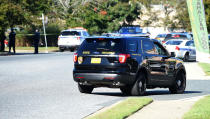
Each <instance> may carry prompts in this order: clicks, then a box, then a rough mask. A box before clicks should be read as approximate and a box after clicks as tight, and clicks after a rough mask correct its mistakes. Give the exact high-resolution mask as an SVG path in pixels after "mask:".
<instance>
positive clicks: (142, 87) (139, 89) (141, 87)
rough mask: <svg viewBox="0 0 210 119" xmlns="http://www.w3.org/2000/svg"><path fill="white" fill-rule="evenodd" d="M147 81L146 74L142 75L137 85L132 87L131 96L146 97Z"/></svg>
mask: <svg viewBox="0 0 210 119" xmlns="http://www.w3.org/2000/svg"><path fill="white" fill-rule="evenodd" d="M145 81H146V78H145V76H144V74H143V73H141V74H140V75H139V76H138V78H137V80H136V82H135V84H134V85H133V87H132V90H131V95H133V96H142V95H144V94H145V92H146V82H145Z"/></svg>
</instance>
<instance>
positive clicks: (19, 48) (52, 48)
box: [5, 47, 59, 51]
mask: <svg viewBox="0 0 210 119" xmlns="http://www.w3.org/2000/svg"><path fill="white" fill-rule="evenodd" d="M45 49H46V48H45V47H39V51H45ZM47 49H48V51H58V50H59V49H58V47H47ZM5 50H6V51H9V47H6V48H5ZM11 50H12V51H13V49H11ZM15 50H29V51H34V47H15Z"/></svg>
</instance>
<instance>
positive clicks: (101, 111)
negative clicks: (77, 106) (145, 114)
mask: <svg viewBox="0 0 210 119" xmlns="http://www.w3.org/2000/svg"><path fill="white" fill-rule="evenodd" d="M127 99H128V98H126V99H123V100H121V101H118V102H116V103H114V104H112V105H110V106H106V107H102V108H100V109H99V110H97V111H96V112H94V113H91V114H89V115H87V116H86V117H84V119H89V118H91V117H94V116H95V115H98V114H100V113H103V112H106V111H107V110H109V109H111V108H113V107H115V106H116V105H118V104H120V103H122V102H123V101H125V100H127ZM152 102H153V100H152V101H151V102H149V103H148V104H146V105H144V106H143V107H141V108H139V109H138V110H136V111H135V112H133V114H135V113H136V112H138V111H139V110H141V109H143V108H144V107H146V106H148V105H150V104H151V103H152ZM133 114H131V115H133ZM131 115H130V116H131ZM126 118H127V117H126Z"/></svg>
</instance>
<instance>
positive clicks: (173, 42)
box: [166, 40, 182, 45]
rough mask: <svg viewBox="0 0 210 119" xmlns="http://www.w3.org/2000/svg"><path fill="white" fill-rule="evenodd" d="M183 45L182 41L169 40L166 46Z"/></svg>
mask: <svg viewBox="0 0 210 119" xmlns="http://www.w3.org/2000/svg"><path fill="white" fill-rule="evenodd" d="M181 43H182V41H173V40H169V41H168V42H166V45H180V44H181Z"/></svg>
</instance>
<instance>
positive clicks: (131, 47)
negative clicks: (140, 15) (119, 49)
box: [127, 40, 138, 52]
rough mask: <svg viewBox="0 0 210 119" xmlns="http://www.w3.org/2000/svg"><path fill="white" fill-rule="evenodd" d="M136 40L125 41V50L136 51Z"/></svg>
mask: <svg viewBox="0 0 210 119" xmlns="http://www.w3.org/2000/svg"><path fill="white" fill-rule="evenodd" d="M137 44H138V43H137V41H129V40H128V41H127V51H128V52H136V51H137V48H138V45H137Z"/></svg>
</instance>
